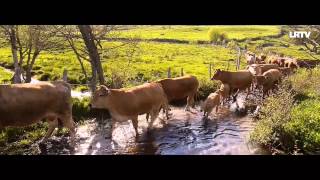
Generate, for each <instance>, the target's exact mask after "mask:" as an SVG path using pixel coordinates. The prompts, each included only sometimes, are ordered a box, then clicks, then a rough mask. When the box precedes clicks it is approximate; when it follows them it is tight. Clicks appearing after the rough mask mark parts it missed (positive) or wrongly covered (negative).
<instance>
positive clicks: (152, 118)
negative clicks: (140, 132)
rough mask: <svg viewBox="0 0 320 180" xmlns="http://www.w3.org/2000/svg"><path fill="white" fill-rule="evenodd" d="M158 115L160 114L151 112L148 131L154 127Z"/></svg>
mask: <svg viewBox="0 0 320 180" xmlns="http://www.w3.org/2000/svg"><path fill="white" fill-rule="evenodd" d="M158 114H159V113H158V112H155V111H151V120H150V123H149V125H148V131H149V130H150V129H151V128H152V127H153V123H154V121H155V120H156V119H157V117H158Z"/></svg>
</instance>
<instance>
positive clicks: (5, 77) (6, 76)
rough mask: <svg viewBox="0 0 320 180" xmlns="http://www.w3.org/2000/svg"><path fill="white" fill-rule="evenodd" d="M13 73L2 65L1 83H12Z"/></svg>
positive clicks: (0, 72)
mask: <svg viewBox="0 0 320 180" xmlns="http://www.w3.org/2000/svg"><path fill="white" fill-rule="evenodd" d="M12 75H13V73H11V72H8V71H6V70H5V69H4V68H3V67H0V84H7V83H10V79H11V78H12Z"/></svg>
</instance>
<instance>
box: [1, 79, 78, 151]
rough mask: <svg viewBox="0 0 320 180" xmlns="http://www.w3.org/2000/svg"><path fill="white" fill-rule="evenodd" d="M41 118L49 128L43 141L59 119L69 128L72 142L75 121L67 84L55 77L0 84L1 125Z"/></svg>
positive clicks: (25, 124) (7, 125)
mask: <svg viewBox="0 0 320 180" xmlns="http://www.w3.org/2000/svg"><path fill="white" fill-rule="evenodd" d="M43 119H46V120H47V122H48V124H49V129H48V131H47V133H46V135H45V137H44V138H43V139H42V141H41V142H45V141H46V140H47V139H48V138H49V137H50V136H51V135H52V133H53V131H54V130H55V128H56V127H57V126H58V123H59V122H61V123H62V124H63V125H64V126H65V127H67V128H68V129H69V130H70V135H71V143H72V145H74V138H75V123H74V121H73V120H72V101H71V88H70V86H69V84H67V83H65V82H62V81H57V82H52V83H49V82H39V83H33V84H30V83H25V84H12V85H0V129H1V128H4V127H10V126H12V127H24V126H28V125H31V124H34V123H37V122H40V121H41V120H43Z"/></svg>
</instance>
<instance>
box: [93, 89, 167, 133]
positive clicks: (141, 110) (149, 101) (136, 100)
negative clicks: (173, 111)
mask: <svg viewBox="0 0 320 180" xmlns="http://www.w3.org/2000/svg"><path fill="white" fill-rule="evenodd" d="M90 107H92V108H97V109H108V110H109V112H110V114H111V117H112V120H111V122H112V128H111V135H112V129H113V127H114V123H116V122H124V121H127V120H129V119H131V121H132V124H133V127H134V129H135V132H136V137H137V136H138V116H139V115H141V114H146V113H150V115H151V122H150V123H149V125H148V129H150V128H151V127H152V125H153V122H154V121H155V120H156V118H157V117H158V115H159V110H160V108H161V107H163V108H164V109H165V110H166V112H167V107H168V101H167V97H166V95H165V93H164V91H163V89H162V86H161V84H160V83H145V84H143V85H140V86H135V87H132V88H128V89H124V88H123V89H108V88H107V87H106V86H104V85H101V86H100V87H99V88H98V89H97V90H96V91H95V92H94V93H93V96H92V99H91V102H90Z"/></svg>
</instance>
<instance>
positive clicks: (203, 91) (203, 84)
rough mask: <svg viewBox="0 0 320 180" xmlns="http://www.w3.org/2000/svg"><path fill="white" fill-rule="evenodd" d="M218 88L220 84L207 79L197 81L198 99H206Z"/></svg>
mask: <svg viewBox="0 0 320 180" xmlns="http://www.w3.org/2000/svg"><path fill="white" fill-rule="evenodd" d="M219 87H220V83H219V82H217V81H211V80H209V79H200V80H199V99H201V100H204V99H206V98H207V97H208V96H209V94H210V93H213V92H215V91H216V90H217V89H218V88H219Z"/></svg>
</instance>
